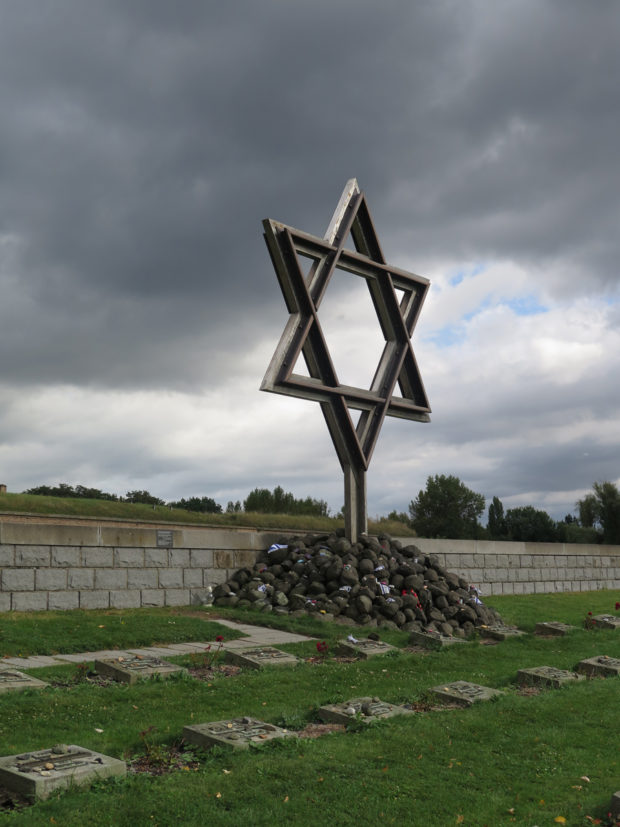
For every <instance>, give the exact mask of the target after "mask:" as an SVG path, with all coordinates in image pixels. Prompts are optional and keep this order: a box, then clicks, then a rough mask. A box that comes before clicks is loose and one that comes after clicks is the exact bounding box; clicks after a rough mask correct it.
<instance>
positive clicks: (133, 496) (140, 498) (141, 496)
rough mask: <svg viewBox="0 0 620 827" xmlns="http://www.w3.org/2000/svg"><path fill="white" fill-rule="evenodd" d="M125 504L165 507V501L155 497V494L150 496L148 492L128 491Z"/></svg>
mask: <svg viewBox="0 0 620 827" xmlns="http://www.w3.org/2000/svg"><path fill="white" fill-rule="evenodd" d="M125 502H127V503H144V504H145V505H165V503H164V501H163V500H160V499H159V497H155V496H153V494H149V492H148V491H128V492H127V494H126V495H125Z"/></svg>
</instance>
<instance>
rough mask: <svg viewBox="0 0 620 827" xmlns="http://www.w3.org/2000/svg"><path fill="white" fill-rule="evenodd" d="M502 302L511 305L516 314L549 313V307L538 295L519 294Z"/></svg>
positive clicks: (533, 314) (534, 314) (507, 305)
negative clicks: (539, 299) (542, 302)
mask: <svg viewBox="0 0 620 827" xmlns="http://www.w3.org/2000/svg"><path fill="white" fill-rule="evenodd" d="M501 304H504V305H506V307H509V308H510V309H511V310H512V312H513V313H514V314H515V315H516V316H536V315H537V314H538V313H548V312H549V308H548V307H545V305H544V304H541V303H540V302H539V301H538V299H537V298H536V296H533V295H532V294H530V295H528V296H519V297H518V298H515V299H506V300H504V301H502V302H501Z"/></svg>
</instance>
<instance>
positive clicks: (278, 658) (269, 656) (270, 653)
mask: <svg viewBox="0 0 620 827" xmlns="http://www.w3.org/2000/svg"><path fill="white" fill-rule="evenodd" d="M226 661H227V663H233V664H235V666H245V667H249V668H250V669H262V668H263V667H264V666H296V665H297V664H298V663H299V662H300V661H299V658H297V657H295V655H291V654H289V653H288V652H282V651H281V650H280V649H275V648H274V647H273V646H259V647H254V648H253V649H240V650H238V651H234V650H229V651H228V652H226Z"/></svg>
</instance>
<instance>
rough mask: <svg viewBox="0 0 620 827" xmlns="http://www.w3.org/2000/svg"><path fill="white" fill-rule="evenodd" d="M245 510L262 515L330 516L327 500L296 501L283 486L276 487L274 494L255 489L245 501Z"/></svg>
mask: <svg viewBox="0 0 620 827" xmlns="http://www.w3.org/2000/svg"><path fill="white" fill-rule="evenodd" d="M243 509H244V511H255V512H260V513H261V514H310V515H314V516H317V517H327V516H328V515H329V506H328V505H327V503H326V502H325V500H315V499H313V498H312V497H306V498H305V499H296V498H295V497H294V496H293V494H291V493H289V492H287V491H285V490H284V489H283V488H282V486H281V485H278V486H276V488H274V489H273V492H271V491H269V489H268V488H255V489H254V490H253V491H251V492H250V493H249V494H248V496H247V497H246V499H245V500H244V502H243Z"/></svg>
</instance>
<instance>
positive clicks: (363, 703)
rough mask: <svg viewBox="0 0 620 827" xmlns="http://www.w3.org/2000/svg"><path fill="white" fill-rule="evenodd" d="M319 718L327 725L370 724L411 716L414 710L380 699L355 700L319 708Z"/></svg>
mask: <svg viewBox="0 0 620 827" xmlns="http://www.w3.org/2000/svg"><path fill="white" fill-rule="evenodd" d="M318 712H319V718H320V719H321V720H322V721H325V723H327V724H348V723H349V722H350V721H352V720H354V719H356V718H357V719H358V720H360V721H363V722H364V723H370V722H371V721H376V720H379V719H381V718H393V717H394V716H395V715H410V714H411V713H412V712H413V710H412V709H409V708H408V707H406V706H400V705H399V704H388V703H386V702H385V701H382V700H380V699H379V698H370V697H368V698H353V699H352V700H350V701H344V702H343V703H340V704H326V705H325V706H320V707H319V710H318Z"/></svg>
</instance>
